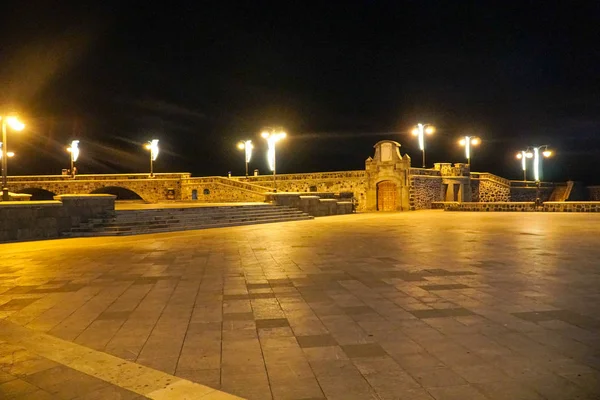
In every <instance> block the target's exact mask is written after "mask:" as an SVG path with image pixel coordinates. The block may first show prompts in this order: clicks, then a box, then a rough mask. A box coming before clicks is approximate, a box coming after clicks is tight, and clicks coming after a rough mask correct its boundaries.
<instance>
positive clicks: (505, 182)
mask: <svg viewBox="0 0 600 400" xmlns="http://www.w3.org/2000/svg"><path fill="white" fill-rule="evenodd" d="M471 179H486V180H488V181H493V182H496V183H499V184H501V185H503V186H507V187H510V186H511V181H509V180H508V179H506V178H502V177H500V176H498V175H494V174H490V173H489V172H471Z"/></svg>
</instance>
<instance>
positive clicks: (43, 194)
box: [18, 188, 56, 201]
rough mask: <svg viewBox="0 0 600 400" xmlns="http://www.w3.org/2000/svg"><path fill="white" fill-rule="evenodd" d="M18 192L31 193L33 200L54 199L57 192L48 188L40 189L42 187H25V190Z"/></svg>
mask: <svg viewBox="0 0 600 400" xmlns="http://www.w3.org/2000/svg"><path fill="white" fill-rule="evenodd" d="M18 193H25V194H30V195H31V198H30V199H29V200H32V201H38V200H54V196H56V194H54V193H52V192H51V191H49V190H46V189H40V188H28V189H23V190H19V191H18Z"/></svg>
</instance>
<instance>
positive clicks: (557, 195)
mask: <svg viewBox="0 0 600 400" xmlns="http://www.w3.org/2000/svg"><path fill="white" fill-rule="evenodd" d="M569 184H570V185H569ZM572 188H573V184H572V182H567V184H564V185H556V186H555V187H554V190H552V193H551V194H550V197H549V198H548V201H565V200H566V199H567V198H568V197H569V194H570V193H571V189H572Z"/></svg>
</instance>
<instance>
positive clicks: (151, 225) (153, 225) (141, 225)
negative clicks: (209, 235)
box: [73, 214, 312, 231]
mask: <svg viewBox="0 0 600 400" xmlns="http://www.w3.org/2000/svg"><path fill="white" fill-rule="evenodd" d="M288 218H306V219H312V218H310V216H307V215H302V214H288V215H284V214H281V215H266V216H238V217H236V218H214V219H201V220H173V221H159V222H156V221H150V222H148V221H137V222H135V223H127V224H118V223H111V224H93V225H80V226H79V227H76V228H73V230H74V231H84V230H107V229H115V228H117V229H121V230H123V229H145V228H147V229H160V228H163V227H177V226H181V227H185V226H204V225H210V224H214V223H235V222H248V221H260V220H265V219H268V220H276V219H288Z"/></svg>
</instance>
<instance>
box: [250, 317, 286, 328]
mask: <svg viewBox="0 0 600 400" xmlns="http://www.w3.org/2000/svg"><path fill="white" fill-rule="evenodd" d="M285 326H289V322H288V320H287V319H285V318H275V319H257V320H256V328H257V329H268V328H280V327H285Z"/></svg>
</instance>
